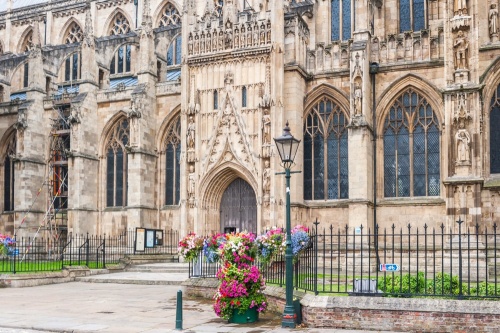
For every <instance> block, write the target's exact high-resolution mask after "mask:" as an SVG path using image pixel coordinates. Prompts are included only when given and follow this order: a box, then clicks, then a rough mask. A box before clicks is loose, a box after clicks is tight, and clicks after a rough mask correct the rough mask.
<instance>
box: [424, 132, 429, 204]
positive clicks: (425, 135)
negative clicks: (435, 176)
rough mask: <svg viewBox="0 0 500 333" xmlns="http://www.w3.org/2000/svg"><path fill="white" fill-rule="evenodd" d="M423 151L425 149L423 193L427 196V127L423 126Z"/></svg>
mask: <svg viewBox="0 0 500 333" xmlns="http://www.w3.org/2000/svg"><path fill="white" fill-rule="evenodd" d="M424 145H425V146H424V151H425V157H424V161H425V195H426V196H429V186H428V185H429V160H428V158H427V156H428V154H427V153H428V151H427V128H425V127H424Z"/></svg>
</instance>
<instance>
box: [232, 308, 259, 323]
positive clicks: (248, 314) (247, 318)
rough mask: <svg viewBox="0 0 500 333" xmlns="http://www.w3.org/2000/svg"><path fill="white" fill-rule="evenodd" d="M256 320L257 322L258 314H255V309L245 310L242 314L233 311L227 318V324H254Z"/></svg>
mask: <svg viewBox="0 0 500 333" xmlns="http://www.w3.org/2000/svg"><path fill="white" fill-rule="evenodd" d="M257 320H259V313H258V312H257V308H256V307H253V308H250V309H247V310H246V311H245V312H243V313H238V311H234V313H233V315H232V316H231V317H230V318H229V322H230V323H235V324H246V323H254V322H256V321H257Z"/></svg>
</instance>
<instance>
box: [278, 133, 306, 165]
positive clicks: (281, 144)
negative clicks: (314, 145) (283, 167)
mask: <svg viewBox="0 0 500 333" xmlns="http://www.w3.org/2000/svg"><path fill="white" fill-rule="evenodd" d="M274 142H275V143H276V148H277V149H278V153H279V154H280V158H281V162H283V163H284V164H288V165H290V164H292V163H293V161H294V159H295V155H296V154H297V150H298V149H299V144H300V140H299V139H297V138H294V137H293V135H292V134H291V133H290V128H289V127H288V124H287V126H286V127H285V128H284V130H283V135H282V136H280V137H277V138H275V139H274Z"/></svg>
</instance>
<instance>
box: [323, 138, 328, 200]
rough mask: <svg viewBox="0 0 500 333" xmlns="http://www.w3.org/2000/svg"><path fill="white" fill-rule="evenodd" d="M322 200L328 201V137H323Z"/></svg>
mask: <svg viewBox="0 0 500 333" xmlns="http://www.w3.org/2000/svg"><path fill="white" fill-rule="evenodd" d="M323 165H324V169H323V192H324V193H323V199H325V200H326V199H328V136H326V135H323Z"/></svg>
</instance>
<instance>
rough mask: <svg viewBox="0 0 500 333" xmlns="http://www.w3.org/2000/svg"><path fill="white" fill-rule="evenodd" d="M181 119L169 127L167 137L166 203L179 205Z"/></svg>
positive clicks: (178, 118)
mask: <svg viewBox="0 0 500 333" xmlns="http://www.w3.org/2000/svg"><path fill="white" fill-rule="evenodd" d="M180 163H181V120H180V117H177V119H176V120H174V121H173V122H172V124H171V125H170V126H169V127H168V129H167V135H166V137H165V205H177V204H179V200H180V187H181V186H180V185H181V180H180V179H181V177H180V176H181V173H180V172H181V171H180V170H181V169H180V165H181V164H180Z"/></svg>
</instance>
